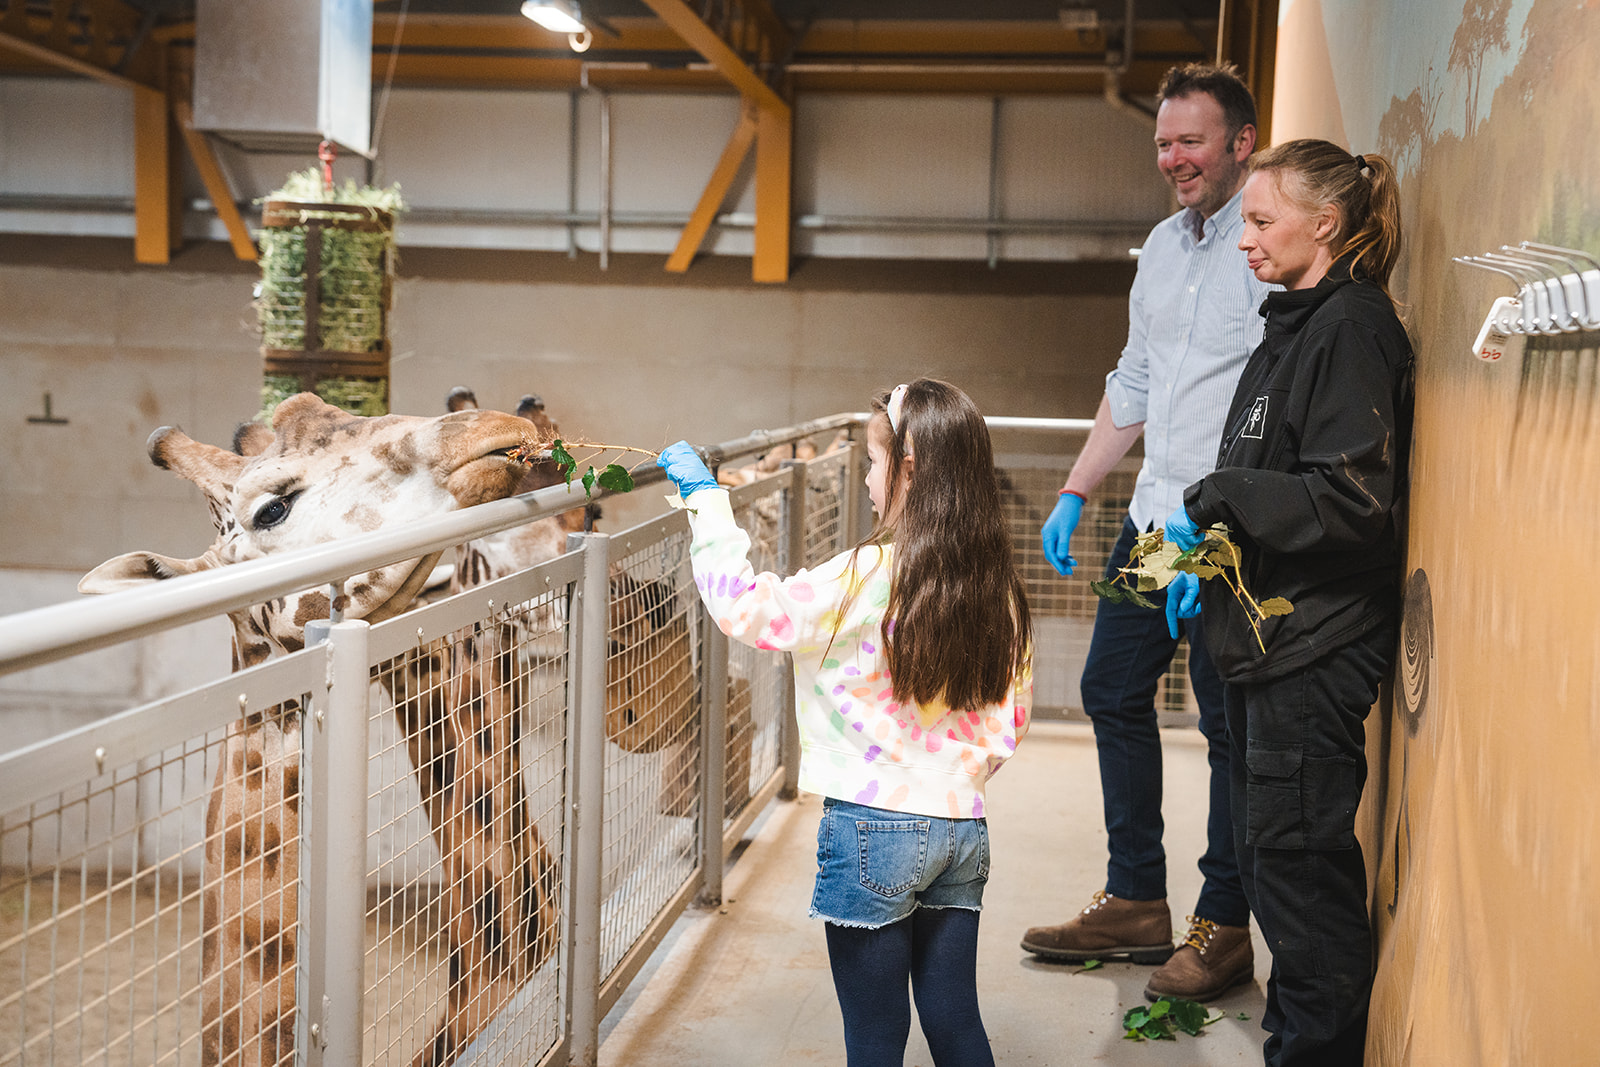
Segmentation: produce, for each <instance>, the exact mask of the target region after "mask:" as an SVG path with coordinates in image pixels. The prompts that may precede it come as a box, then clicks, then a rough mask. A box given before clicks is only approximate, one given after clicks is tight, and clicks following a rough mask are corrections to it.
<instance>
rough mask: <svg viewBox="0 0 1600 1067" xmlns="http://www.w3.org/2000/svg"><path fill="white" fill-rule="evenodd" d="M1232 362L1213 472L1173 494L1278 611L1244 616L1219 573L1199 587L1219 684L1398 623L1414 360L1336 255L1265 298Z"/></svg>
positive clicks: (1384, 309)
mask: <svg viewBox="0 0 1600 1067" xmlns="http://www.w3.org/2000/svg"><path fill="white" fill-rule="evenodd" d="M1261 313H1262V314H1263V315H1265V316H1266V319H1267V326H1266V333H1265V335H1264V337H1263V338H1262V341H1261V345H1260V347H1259V348H1257V349H1256V350H1255V352H1254V353H1253V354H1252V355H1251V356H1250V359H1249V362H1247V363H1246V364H1245V368H1244V373H1243V374H1242V375H1241V376H1240V379H1239V387H1238V389H1237V391H1236V392H1235V393H1234V397H1233V404H1232V406H1231V407H1230V408H1229V411H1228V418H1227V421H1226V422H1225V423H1224V427H1225V428H1224V430H1223V435H1222V444H1221V447H1220V449H1219V451H1218V454H1217V470H1216V471H1214V472H1213V473H1211V474H1209V475H1207V476H1206V477H1204V478H1202V479H1200V480H1199V481H1198V482H1195V483H1194V484H1193V485H1191V486H1189V488H1188V489H1187V490H1186V491H1185V493H1184V507H1185V509H1186V510H1187V511H1188V512H1189V516H1190V518H1192V519H1193V520H1194V521H1195V522H1196V523H1197V524H1198V525H1200V526H1210V525H1213V524H1216V523H1225V524H1226V525H1227V526H1228V528H1229V530H1230V531H1231V532H1232V538H1233V540H1234V542H1235V543H1237V544H1238V545H1239V547H1240V549H1241V552H1242V555H1243V568H1242V569H1243V572H1244V581H1245V587H1246V588H1247V589H1248V590H1249V591H1250V593H1251V595H1252V596H1254V597H1255V598H1256V599H1257V600H1258V601H1259V600H1262V599H1265V598H1267V597H1275V596H1281V597H1285V598H1287V599H1288V600H1289V602H1290V603H1291V604H1293V605H1294V611H1293V612H1292V613H1290V614H1288V615H1280V616H1273V617H1271V618H1267V619H1264V620H1262V621H1261V638H1262V641H1263V642H1264V643H1265V645H1266V651H1265V652H1263V651H1262V649H1261V646H1260V645H1258V644H1257V643H1256V637H1255V634H1254V633H1253V632H1252V631H1251V628H1250V623H1249V619H1248V618H1247V617H1246V615H1245V612H1244V609H1243V608H1242V607H1241V606H1240V605H1239V603H1238V601H1237V600H1236V599H1235V598H1234V595H1233V593H1232V592H1231V591H1230V590H1229V589H1228V587H1227V586H1226V585H1225V584H1224V583H1223V581H1222V580H1221V579H1220V578H1217V579H1212V580H1210V581H1206V582H1202V583H1201V605H1202V611H1203V612H1204V613H1205V621H1206V644H1207V646H1208V647H1209V648H1210V650H1211V656H1212V659H1213V660H1215V661H1216V666H1217V670H1218V672H1219V673H1220V674H1221V675H1222V677H1223V679H1224V680H1225V681H1228V682H1236V683H1237V682H1251V681H1266V680H1268V679H1272V678H1277V677H1281V676H1283V675H1286V674H1289V673H1291V672H1292V671H1295V670H1297V669H1299V668H1301V667H1304V666H1305V665H1306V664H1308V663H1310V662H1312V661H1313V660H1315V659H1318V658H1319V657H1321V656H1323V655H1325V654H1327V653H1328V652H1330V651H1333V650H1334V649H1337V648H1340V647H1342V646H1344V645H1346V644H1349V643H1350V642H1351V641H1353V640H1355V639H1356V638H1357V637H1359V636H1361V635H1362V634H1364V633H1366V632H1367V631H1369V630H1371V629H1372V628H1373V627H1375V626H1378V625H1380V624H1382V623H1383V622H1385V621H1386V620H1389V619H1392V618H1394V617H1395V616H1396V614H1397V612H1398V609H1399V589H1400V582H1401V577H1402V576H1401V574H1400V567H1401V561H1402V553H1403V552H1404V549H1405V546H1404V543H1403V541H1402V530H1403V524H1402V521H1401V519H1402V508H1403V505H1404V501H1405V494H1406V487H1407V470H1408V464H1409V452H1410V442H1411V407H1412V403H1411V401H1412V354H1411V343H1410V341H1409V339H1408V338H1407V336H1406V332H1405V328H1404V327H1403V326H1402V325H1401V324H1400V320H1399V318H1397V317H1396V315H1395V313H1394V308H1393V306H1392V305H1391V303H1390V301H1389V298H1388V297H1387V296H1385V295H1384V293H1383V291H1382V290H1381V289H1379V288H1378V286H1376V285H1374V284H1372V282H1371V281H1369V280H1367V279H1366V278H1365V277H1363V276H1359V275H1358V277H1357V278H1356V279H1354V280H1353V279H1352V278H1351V276H1350V271H1349V268H1348V265H1347V264H1346V263H1344V262H1343V261H1339V262H1336V263H1335V264H1334V266H1333V268H1332V269H1331V270H1330V271H1329V272H1328V275H1327V277H1325V278H1324V279H1323V280H1322V281H1321V282H1320V283H1318V284H1317V285H1316V286H1314V287H1313V288H1310V289H1301V290H1295V291H1289V292H1275V293H1270V294H1268V296H1267V299H1266V301H1265V302H1264V303H1263V304H1262V310H1261Z"/></svg>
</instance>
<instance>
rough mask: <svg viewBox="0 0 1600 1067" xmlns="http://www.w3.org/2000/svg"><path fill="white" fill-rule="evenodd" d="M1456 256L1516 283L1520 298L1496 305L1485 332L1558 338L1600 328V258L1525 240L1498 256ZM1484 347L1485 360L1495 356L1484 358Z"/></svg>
mask: <svg viewBox="0 0 1600 1067" xmlns="http://www.w3.org/2000/svg"><path fill="white" fill-rule="evenodd" d="M1454 258H1455V261H1456V262H1457V263H1465V264H1466V265H1467V266H1469V267H1478V268H1480V269H1482V270H1489V271H1494V272H1495V273H1496V274H1503V275H1505V276H1506V277H1507V278H1510V279H1511V280H1512V281H1514V282H1516V283H1517V295H1516V296H1515V297H1509V296H1502V297H1500V298H1499V299H1498V300H1496V301H1495V302H1494V307H1492V308H1491V309H1490V311H1489V318H1488V320H1487V321H1485V323H1484V331H1485V332H1499V333H1502V334H1546V335H1553V334H1560V333H1576V332H1577V331H1579V330H1595V329H1600V260H1596V259H1595V258H1594V257H1593V256H1591V255H1589V253H1587V252H1582V251H1579V250H1578V249H1576V248H1561V247H1558V246H1556V245H1542V244H1538V243H1536V242H1534V241H1523V242H1522V243H1521V244H1520V245H1516V246H1514V247H1513V246H1512V245H1501V246H1500V249H1499V251H1498V252H1485V253H1484V254H1483V255H1481V256H1456V257H1454ZM1562 268H1565V269H1562ZM1480 338H1481V335H1480ZM1481 343H1482V342H1481V339H1480V351H1479V355H1480V358H1485V359H1487V358H1490V357H1487V356H1483V355H1482V352H1481Z"/></svg>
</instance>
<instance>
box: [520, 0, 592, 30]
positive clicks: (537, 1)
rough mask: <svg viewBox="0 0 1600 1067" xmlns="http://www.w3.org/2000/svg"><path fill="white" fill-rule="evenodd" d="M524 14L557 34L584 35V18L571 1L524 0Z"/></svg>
mask: <svg viewBox="0 0 1600 1067" xmlns="http://www.w3.org/2000/svg"><path fill="white" fill-rule="evenodd" d="M522 13H523V15H525V16H527V17H528V18H530V19H532V20H533V21H535V22H537V23H538V24H539V25H541V26H543V27H544V28H545V29H547V30H551V31H553V32H555V33H583V32H584V25H583V17H582V16H581V15H580V14H579V13H578V5H577V4H576V3H573V2H571V0H523V4H522Z"/></svg>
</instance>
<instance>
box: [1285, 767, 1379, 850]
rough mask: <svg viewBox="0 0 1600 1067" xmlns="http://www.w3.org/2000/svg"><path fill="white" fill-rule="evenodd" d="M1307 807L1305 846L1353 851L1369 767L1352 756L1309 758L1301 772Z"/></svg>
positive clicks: (1303, 793) (1302, 791)
mask: <svg viewBox="0 0 1600 1067" xmlns="http://www.w3.org/2000/svg"><path fill="white" fill-rule="evenodd" d="M1300 774H1301V776H1302V777H1303V778H1304V780H1305V787H1304V789H1302V790H1301V793H1302V795H1303V796H1304V797H1305V805H1306V847H1307V848H1315V849H1339V848H1350V847H1352V846H1353V845H1354V844H1355V843H1356V808H1357V807H1358V806H1359V805H1360V803H1361V787H1362V786H1364V785H1365V784H1366V781H1367V765H1366V763H1365V762H1363V761H1361V760H1358V759H1356V758H1355V757H1353V756H1327V757H1316V756H1307V757H1306V758H1305V763H1304V765H1303V766H1302V768H1301V771H1300Z"/></svg>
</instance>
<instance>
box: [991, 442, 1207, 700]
mask: <svg viewBox="0 0 1600 1067" xmlns="http://www.w3.org/2000/svg"><path fill="white" fill-rule="evenodd" d="M1078 443H1079V442H1076V441H1073V442H1063V441H1062V440H1061V438H1060V437H1059V436H1058V435H1049V436H1043V435H1041V439H1040V441H1039V446H1040V450H1039V451H1038V452H1029V453H1016V454H1006V455H1000V456H996V457H995V466H996V474H997V475H998V478H999V482H1000V503H1001V506H1002V507H1003V508H1004V509H1005V512H1006V518H1007V521H1008V522H1009V524H1010V526H1011V541H1012V546H1013V550H1014V552H1015V553H1016V559H1017V567H1018V569H1019V570H1020V571H1021V573H1022V578H1023V581H1024V582H1025V583H1026V585H1027V588H1028V605H1029V608H1030V609H1031V610H1032V612H1033V631H1034V633H1033V642H1034V664H1033V675H1034V694H1033V696H1034V711H1035V714H1036V715H1038V716H1040V717H1041V718H1045V717H1066V718H1073V717H1080V716H1082V714H1083V701H1082V697H1081V696H1080V695H1079V692H1078V680H1079V678H1080V677H1081V676H1082V674H1083V662H1084V659H1085V658H1086V657H1087V656H1088V653H1089V638H1090V635H1091V634H1092V633H1093V631H1094V616H1095V609H1096V606H1097V604H1098V602H1099V598H1098V597H1097V596H1095V594H1094V592H1093V591H1092V590H1091V589H1090V588H1089V582H1090V581H1091V580H1094V579H1097V578H1100V577H1102V576H1103V575H1104V573H1105V569H1106V563H1107V561H1108V560H1109V559H1110V557H1111V550H1112V549H1113V548H1114V547H1115V545H1116V542H1117V538H1118V537H1119V536H1121V533H1122V524H1123V521H1124V520H1125V519H1126V518H1127V516H1128V503H1129V501H1130V500H1131V499H1132V498H1133V483H1134V480H1135V478H1136V477H1137V475H1138V466H1137V464H1133V463H1126V462H1125V463H1123V464H1121V465H1119V466H1118V467H1117V468H1116V469H1115V470H1113V471H1112V472H1111V473H1110V474H1108V475H1107V476H1106V479H1105V481H1103V482H1102V483H1101V484H1100V487H1099V489H1097V490H1096V491H1095V492H1094V493H1093V494H1092V496H1091V498H1090V500H1089V501H1088V503H1087V504H1086V505H1085V506H1084V509H1083V517H1082V519H1080V520H1079V523H1078V529H1077V531H1076V532H1075V534H1074V535H1073V538H1072V554H1073V557H1074V558H1075V559H1077V561H1078V566H1077V567H1076V568H1075V572H1074V574H1073V575H1072V576H1071V577H1063V576H1062V575H1060V574H1058V573H1057V572H1056V569H1055V568H1054V567H1052V566H1051V565H1050V563H1049V561H1048V560H1046V559H1045V558H1044V550H1043V547H1042V542H1041V538H1040V533H1039V531H1040V529H1041V528H1042V527H1043V526H1044V522H1045V519H1047V518H1049V517H1050V510H1051V509H1052V508H1054V507H1055V504H1056V497H1057V492H1058V491H1059V490H1060V488H1061V486H1062V485H1064V484H1065V483H1066V480H1067V474H1068V472H1069V471H1070V470H1071V469H1072V463H1073V460H1074V459H1075V458H1076V454H1075V453H1076V449H1077V445H1078ZM1051 448H1062V449H1063V450H1064V451H1063V452H1062V453H1060V454H1051V453H1050V452H1049V451H1048V450H1049V449H1051ZM1188 662H1189V646H1188V643H1187V642H1184V643H1181V644H1179V646H1178V651H1177V654H1176V655H1175V656H1174V657H1173V660H1172V667H1171V669H1170V670H1169V671H1168V672H1167V674H1166V675H1165V676H1164V677H1163V678H1162V680H1161V685H1160V688H1159V689H1158V690H1157V693H1156V709H1157V711H1158V712H1160V713H1161V714H1162V717H1163V719H1164V720H1171V719H1172V718H1173V717H1175V716H1176V717H1183V716H1189V715H1197V712H1196V711H1195V709H1194V707H1193V705H1192V700H1191V698H1190V695H1189V671H1188Z"/></svg>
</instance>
